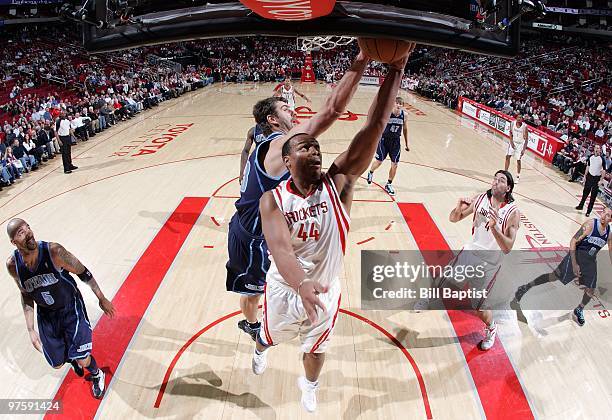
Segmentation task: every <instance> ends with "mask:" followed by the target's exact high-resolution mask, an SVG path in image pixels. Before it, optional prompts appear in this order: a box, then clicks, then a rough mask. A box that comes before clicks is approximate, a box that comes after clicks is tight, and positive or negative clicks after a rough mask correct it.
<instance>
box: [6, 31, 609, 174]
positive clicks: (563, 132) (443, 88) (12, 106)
mask: <svg viewBox="0 0 612 420" xmlns="http://www.w3.org/2000/svg"><path fill="white" fill-rule="evenodd" d="M77 32H78V31H76V30H74V31H69V30H66V29H65V28H62V27H48V28H45V30H44V31H41V30H39V28H36V27H35V26H26V27H23V28H22V29H21V30H19V31H14V32H11V33H9V36H6V38H7V39H6V42H5V48H4V53H5V54H4V56H3V59H2V61H1V62H0V124H1V125H2V132H0V143H1V146H0V152H1V153H2V176H1V178H0V182H2V183H3V184H4V185H6V184H10V183H12V182H14V180H15V179H17V178H18V177H19V176H21V175H22V174H23V173H25V172H27V171H29V170H35V169H36V168H38V167H39V166H40V165H41V164H42V163H43V162H44V161H45V160H46V159H52V158H53V156H54V155H55V154H56V153H57V152H58V150H57V141H54V139H55V137H56V136H55V133H54V130H55V128H54V123H55V121H56V119H57V118H58V115H59V113H60V112H61V111H65V112H66V113H67V115H68V116H69V117H70V118H71V121H73V122H74V125H75V133H78V134H76V135H75V141H76V140H77V139H81V140H87V139H88V138H89V137H92V136H94V135H95V134H96V133H98V132H101V131H103V130H105V129H106V128H108V127H109V126H111V125H114V124H117V123H119V122H121V121H124V120H126V119H129V118H131V117H132V116H134V115H135V114H137V113H139V112H141V111H143V110H146V109H149V108H152V107H154V106H156V105H157V104H158V103H159V102H160V101H162V100H167V99H172V98H175V97H178V96H180V95H181V94H182V93H183V92H185V91H188V90H192V89H195V88H198V87H201V86H204V85H205V84H208V83H210V82H212V81H217V82H245V81H249V82H271V81H280V80H283V79H284V78H285V77H286V76H288V75H289V76H292V77H293V78H299V77H300V75H301V70H302V66H303V63H304V53H303V51H301V49H300V48H299V45H298V43H297V42H296V40H295V39H288V38H269V37H261V36H259V37H246V38H221V39H214V40H199V41H190V42H182V43H178V44H168V45H158V46H149V47H141V48H136V49H131V50H127V51H120V52H116V53H106V54H97V55H90V54H88V53H87V52H86V51H85V50H84V49H83V48H82V47H81V46H80V43H79V40H78V39H77V38H76V35H75V34H76V33H77ZM41 34H44V35H41ZM357 51H358V47H357V45H356V43H352V44H350V45H347V46H343V47H341V48H336V49H332V50H314V51H312V57H313V65H314V71H315V76H316V77H317V79H320V80H326V81H328V82H333V81H337V80H339V79H340V78H341V77H342V75H343V74H344V72H346V70H347V69H348V68H349V66H350V64H351V61H352V58H353V56H354V55H355V54H356V53H357ZM151 57H155V60H152V59H151ZM611 61H612V50H611V49H610V48H608V47H607V45H601V44H593V43H589V42H587V41H584V40H578V39H572V38H568V37H563V38H561V37H559V38H551V39H548V40H546V41H543V40H542V39H539V38H535V39H528V40H526V41H524V42H523V45H522V48H521V52H520V54H519V55H518V56H517V57H516V58H513V59H505V58H496V57H487V56H478V55H473V54H468V53H463V52H460V51H456V50H447V49H438V48H425V47H421V48H419V49H417V51H415V53H413V56H412V59H411V61H410V62H409V72H408V75H407V76H406V79H405V81H404V87H407V88H408V89H411V90H414V91H416V92H417V93H418V94H420V95H422V96H425V97H428V98H431V99H432V100H434V101H438V102H441V103H443V104H445V105H447V106H448V107H450V108H456V106H457V101H458V98H459V97H460V96H464V97H467V98H470V99H473V100H475V101H478V102H480V103H482V104H485V105H487V106H489V107H491V108H495V109H497V110H499V111H501V112H504V113H507V114H509V115H513V114H517V113H520V114H522V115H523V116H524V118H525V120H526V121H527V123H529V124H530V125H533V126H536V127H539V128H541V129H542V130H544V131H546V132H548V133H549V134H552V135H554V136H556V137H558V138H560V139H562V140H564V141H566V142H567V144H568V147H569V148H570V149H572V148H573V147H574V146H572V145H577V148H576V149H572V150H571V151H567V150H566V151H564V153H566V152H567V153H566V155H567V156H566V157H564V159H560V158H559V160H558V161H557V163H558V162H560V161H561V160H562V161H563V162H562V164H559V166H560V167H561V168H562V169H563V170H564V171H565V170H568V169H572V168H574V169H573V171H572V176H573V175H574V173H575V172H576V171H578V173H580V168H581V165H577V164H575V163H576V162H577V161H580V160H581V159H583V158H584V156H583V155H584V153H589V150H591V151H592V150H593V145H594V144H596V143H599V144H602V145H605V144H607V143H610V144H612V88H611V86H610V81H611V80H612V68H611V67H610V66H609V63H610V62H611ZM167 63H173V65H169V64H167ZM177 63H183V64H182V65H181V64H177ZM365 74H366V75H369V76H384V74H385V66H384V65H381V64H379V63H375V62H372V63H370V65H369V66H368V68H367V69H366V72H365ZM42 133H46V134H42ZM15 140H18V144H17V143H15ZM581 148H582V149H584V151H585V152H584V153H581V152H580V151H579V150H580V149H581ZM610 148H611V147H609V146H608V147H604V150H605V153H609V149H610ZM577 150H578V151H577ZM571 153H573V154H571ZM576 153H578V155H576ZM570 156H574V160H573V161H572V162H569V161H567V158H569V157H570ZM16 162H20V163H16ZM568 167H569V168H568ZM575 168H577V169H575Z"/></svg>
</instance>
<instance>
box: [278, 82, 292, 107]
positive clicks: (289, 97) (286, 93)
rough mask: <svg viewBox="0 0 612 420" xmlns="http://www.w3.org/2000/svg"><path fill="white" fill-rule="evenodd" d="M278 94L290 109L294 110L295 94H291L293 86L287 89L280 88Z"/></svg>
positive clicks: (283, 86)
mask: <svg viewBox="0 0 612 420" xmlns="http://www.w3.org/2000/svg"><path fill="white" fill-rule="evenodd" d="M280 93H281V96H282V97H283V98H285V100H286V101H287V103H288V104H289V106H290V107H291V108H295V93H294V92H293V86H291V87H290V88H289V89H285V85H282V86H281V88H280Z"/></svg>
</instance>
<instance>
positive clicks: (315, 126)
mask: <svg viewBox="0 0 612 420" xmlns="http://www.w3.org/2000/svg"><path fill="white" fill-rule="evenodd" d="M368 61H369V59H368V58H367V57H366V55H365V54H363V52H361V51H360V52H359V54H358V55H357V57H356V58H355V61H354V62H353V65H352V66H351V68H350V69H349V70H348V71H347V72H346V73H345V74H344V76H343V77H342V80H340V82H339V83H338V85H336V87H334V89H333V91H332V92H331V94H330V96H329V97H328V98H327V99H326V101H325V103H324V104H323V107H322V108H321V109H320V110H319V111H318V112H317V113H316V114H315V115H313V116H312V118H310V119H309V120H307V121H305V122H302V123H301V124H299V125H298V126H295V127H294V125H295V124H294V117H295V114H294V112H293V110H292V109H291V108H290V106H289V104H287V102H286V101H285V100H284V99H283V98H279V97H271V98H266V99H262V100H261V101H259V102H257V103H256V104H255V106H254V107H253V116H254V117H255V121H256V122H257V124H258V125H259V127H260V128H261V129H262V130H263V133H264V135H266V136H267V137H266V140H264V141H263V142H262V143H260V144H259V145H258V146H257V147H256V148H255V151H254V152H253V153H252V154H251V156H250V157H249V159H248V161H247V163H246V165H245V167H244V172H243V175H242V183H241V186H240V199H238V201H236V204H235V205H236V213H234V216H233V217H232V220H231V221H230V224H229V232H228V238H227V240H228V244H227V247H228V254H229V258H228V261H227V264H226V269H227V279H226V288H227V290H229V291H233V292H236V293H239V294H241V296H240V309H241V310H242V313H243V314H244V317H245V319H244V320H241V321H240V322H238V327H239V328H240V329H242V330H243V331H245V332H246V333H247V334H249V335H250V336H251V338H252V339H253V340H255V338H256V337H257V334H258V332H259V328H260V327H261V323H260V322H259V321H258V318H257V310H258V305H259V300H260V297H261V295H262V294H263V292H264V285H265V279H266V273H267V271H268V268H269V267H270V260H269V259H268V247H267V245H266V242H265V240H264V237H263V233H262V230H261V217H260V214H259V199H260V198H261V196H262V195H263V193H265V192H266V191H270V190H272V189H274V188H276V186H277V185H278V184H280V183H281V182H282V181H284V180H286V179H287V178H288V177H289V172H288V171H287V168H286V167H285V164H284V162H283V158H282V148H283V144H284V142H285V140H286V139H287V138H289V137H291V136H293V135H295V134H296V133H298V132H300V133H306V134H309V135H311V136H313V137H318V136H319V135H321V134H322V133H323V132H325V131H326V130H327V129H328V128H329V127H331V125H332V124H333V123H334V121H336V119H337V118H338V117H339V116H340V115H342V113H343V112H344V111H345V110H346V107H347V105H348V103H349V102H350V100H351V99H352V97H353V95H354V94H355V91H356V90H357V87H358V86H359V81H360V80H361V76H362V75H363V71H364V70H365V67H366V65H367V63H368Z"/></svg>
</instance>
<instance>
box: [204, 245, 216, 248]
mask: <svg viewBox="0 0 612 420" xmlns="http://www.w3.org/2000/svg"><path fill="white" fill-rule="evenodd" d="M214 247H215V246H214V245H204V246H203V247H202V248H206V249H212V248H214Z"/></svg>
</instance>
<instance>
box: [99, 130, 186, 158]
mask: <svg viewBox="0 0 612 420" xmlns="http://www.w3.org/2000/svg"><path fill="white" fill-rule="evenodd" d="M191 126H193V123H191V124H160V125H158V126H156V127H155V128H152V129H151V130H149V131H147V132H146V133H145V134H144V135H142V136H138V137H136V139H134V140H132V141H130V142H129V143H128V144H126V145H124V146H122V147H121V148H120V149H119V150H118V151H116V152H114V153H113V154H112V155H110V156H109V157H123V156H127V155H130V156H144V155H150V154H153V153H156V152H157V151H159V150H160V149H161V148H162V147H164V146H166V144H168V143H170V142H171V141H173V140H174V139H176V138H177V137H178V136H179V135H181V134H182V133H184V132H185V131H187V130H189V128H190V127H191Z"/></svg>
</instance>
